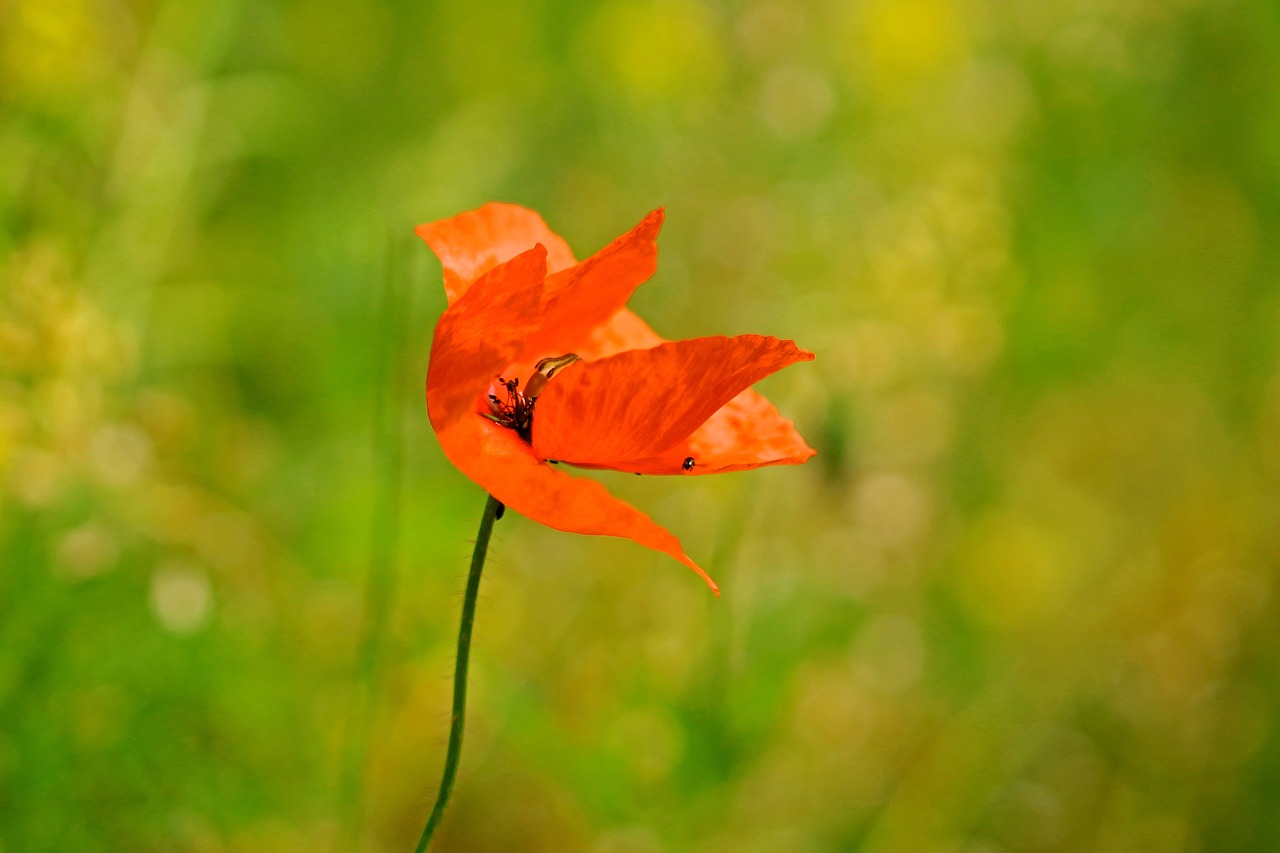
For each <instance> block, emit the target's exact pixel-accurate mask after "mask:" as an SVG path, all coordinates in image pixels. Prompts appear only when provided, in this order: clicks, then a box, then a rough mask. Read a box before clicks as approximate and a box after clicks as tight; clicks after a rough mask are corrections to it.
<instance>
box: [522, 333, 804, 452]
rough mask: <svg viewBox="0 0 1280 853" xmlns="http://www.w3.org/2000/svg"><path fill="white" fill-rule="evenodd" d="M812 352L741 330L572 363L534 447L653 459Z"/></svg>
mask: <svg viewBox="0 0 1280 853" xmlns="http://www.w3.org/2000/svg"><path fill="white" fill-rule="evenodd" d="M812 358H813V353H810V352H807V351H805V350H802V349H800V348H799V347H797V346H796V345H795V343H794V342H792V341H783V340H779V339H777V338H771V337H766V336H763V335H741V336H738V337H734V338H726V337H720V336H718V337H710V338H695V339H693V340H686V341H674V342H672V343H666V344H661V345H660V346H657V347H654V348H652V349H647V350H638V351H631V352H623V353H619V354H617V355H614V356H610V357H609V358H605V359H602V360H600V361H595V362H586V363H579V364H574V365H571V366H569V367H567V368H565V369H564V370H562V371H561V372H560V373H559V374H558V375H557V376H556V378H555V380H554V381H552V382H550V383H549V384H548V385H547V388H546V390H545V391H544V392H543V393H542V396H541V398H540V399H539V400H538V408H537V412H536V414H535V416H534V425H533V450H534V453H535V454H536V455H537V456H538V457H539V458H541V459H557V460H560V461H563V462H570V463H574V464H584V465H589V466H593V467H603V468H613V467H620V466H618V465H617V464H616V463H621V462H626V461H628V460H641V459H646V458H648V457H651V456H654V455H656V454H659V453H661V452H662V451H665V450H668V449H670V448H672V447H674V446H675V445H676V444H678V443H680V442H683V441H685V440H686V439H688V438H689V437H690V436H692V435H693V433H694V431H695V430H697V429H698V428H699V427H700V426H702V425H703V424H704V423H706V422H707V420H708V419H709V418H710V417H711V416H712V415H713V414H714V413H715V412H716V411H717V410H718V409H720V407H721V406H724V405H725V404H726V403H728V402H729V401H730V400H732V399H734V398H735V397H737V396H738V395H739V394H740V393H741V392H742V391H744V390H746V389H747V388H749V387H751V386H752V385H754V384H755V383H756V382H758V381H760V380H761V379H763V378H764V377H766V376H768V375H769V374H771V373H774V372H775V371H778V370H781V369H782V368H784V367H786V366H788V365H791V364H795V363H796V362H798V361H808V360H810V359H812ZM730 414H732V413H730ZM624 470H625V469H624Z"/></svg>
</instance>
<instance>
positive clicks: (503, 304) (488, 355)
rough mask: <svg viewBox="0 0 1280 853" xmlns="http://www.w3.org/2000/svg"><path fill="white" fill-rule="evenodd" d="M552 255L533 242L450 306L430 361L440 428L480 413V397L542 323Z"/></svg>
mask: <svg viewBox="0 0 1280 853" xmlns="http://www.w3.org/2000/svg"><path fill="white" fill-rule="evenodd" d="M546 271H547V255H546V250H545V249H544V248H543V247H542V246H541V245H537V246H534V247H533V248H532V249H530V250H529V251H527V252H524V253H523V254H520V255H516V256H515V257H514V258H512V259H511V260H509V261H507V262H506V263H502V264H499V265H498V266H495V267H493V268H492V269H490V270H489V271H488V272H486V273H485V274H484V275H482V276H481V277H480V278H479V279H477V280H476V282H475V284H474V285H472V286H471V287H470V288H469V289H468V290H467V292H466V293H465V294H464V295H463V296H462V297H461V298H459V299H458V300H457V301H455V302H454V303H453V304H452V305H450V306H449V307H448V308H447V309H445V312H444V314H443V315H442V316H441V317H440V321H439V322H438V323H436V331H435V337H434V338H433V339H432V341H431V360H430V362H428V364H427V412H428V413H429V414H430V416H431V423H432V425H433V426H434V427H435V428H436V430H437V431H439V430H440V428H441V427H442V426H444V425H445V424H446V423H448V422H449V421H452V420H456V419H457V418H459V417H462V416H463V415H464V414H468V413H471V412H474V411H475V406H476V399H477V397H479V395H480V394H481V393H483V391H484V390H485V389H486V388H488V387H489V383H490V382H491V381H492V380H493V377H494V375H495V374H496V373H498V371H500V370H502V369H503V368H505V367H506V366H507V365H509V364H511V363H512V362H513V361H514V360H515V359H516V358H517V357H518V356H519V355H520V352H521V351H522V349H523V346H524V339H525V337H526V336H527V335H528V334H529V333H530V332H532V330H533V329H535V328H537V327H538V326H539V325H540V324H541V322H542V306H543V304H544V300H543V288H544V286H545V283H546Z"/></svg>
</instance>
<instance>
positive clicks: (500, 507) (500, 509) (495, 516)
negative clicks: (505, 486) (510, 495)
mask: <svg viewBox="0 0 1280 853" xmlns="http://www.w3.org/2000/svg"><path fill="white" fill-rule="evenodd" d="M506 511H507V505H506V504H498V508H497V509H495V510H494V511H493V520H494V521H497V520H498V519H500V518H502V516H503V513H505V512H506Z"/></svg>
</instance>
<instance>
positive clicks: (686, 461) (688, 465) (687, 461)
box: [680, 456, 693, 471]
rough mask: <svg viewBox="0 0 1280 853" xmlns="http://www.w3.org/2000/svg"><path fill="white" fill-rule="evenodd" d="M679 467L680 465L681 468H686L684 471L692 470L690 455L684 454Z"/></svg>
mask: <svg viewBox="0 0 1280 853" xmlns="http://www.w3.org/2000/svg"><path fill="white" fill-rule="evenodd" d="M680 467H681V468H683V469H684V470H686V471H692V470H693V457H692V456H686V457H685V458H684V463H683V464H682V465H681V466H680Z"/></svg>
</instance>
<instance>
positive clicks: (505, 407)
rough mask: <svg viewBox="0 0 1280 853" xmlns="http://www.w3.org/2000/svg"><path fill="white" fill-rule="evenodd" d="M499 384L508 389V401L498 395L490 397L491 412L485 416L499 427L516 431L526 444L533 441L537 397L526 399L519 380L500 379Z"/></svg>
mask: <svg viewBox="0 0 1280 853" xmlns="http://www.w3.org/2000/svg"><path fill="white" fill-rule="evenodd" d="M498 384H500V385H501V386H502V387H503V388H505V389H506V391H507V394H506V397H507V399H505V400H503V399H501V398H500V397H498V395H497V394H490V395H489V412H488V413H487V414H486V415H485V417H487V418H488V419H489V420H491V421H493V422H494V423H495V424H497V425H498V426H504V427H506V428H507V429H513V430H515V431H516V435H518V436H520V437H521V438H523V439H524V440H525V441H526V442H532V441H533V404H534V403H536V402H538V398H537V397H525V395H524V394H522V393H520V380H519V379H503V378H502V377H501V376H499V377H498Z"/></svg>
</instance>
